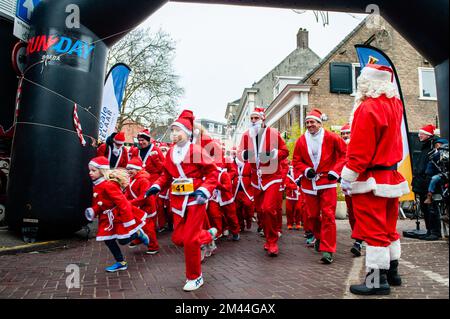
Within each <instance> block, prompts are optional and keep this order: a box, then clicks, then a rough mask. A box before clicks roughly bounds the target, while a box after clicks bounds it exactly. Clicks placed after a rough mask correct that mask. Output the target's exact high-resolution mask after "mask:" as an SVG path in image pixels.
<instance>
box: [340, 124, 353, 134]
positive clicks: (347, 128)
mask: <svg viewBox="0 0 450 319" xmlns="http://www.w3.org/2000/svg"><path fill="white" fill-rule="evenodd" d="M350 132H351V127H350V124H349V123H347V124H345V125H344V126H343V127H341V133H350Z"/></svg>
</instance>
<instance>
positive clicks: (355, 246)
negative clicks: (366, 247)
mask: <svg viewBox="0 0 450 319" xmlns="http://www.w3.org/2000/svg"><path fill="white" fill-rule="evenodd" d="M361 249H362V242H361V241H360V240H357V241H355V243H354V244H353V247H352V249H350V251H351V253H352V254H353V255H354V256H355V257H360V256H361Z"/></svg>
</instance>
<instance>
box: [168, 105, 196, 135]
mask: <svg viewBox="0 0 450 319" xmlns="http://www.w3.org/2000/svg"><path fill="white" fill-rule="evenodd" d="M194 120H195V117H194V113H193V112H192V111H189V110H184V111H183V112H181V114H180V116H179V117H178V119H177V120H176V121H175V122H173V123H172V125H171V126H177V127H179V128H180V129H181V130H183V131H184V132H185V133H186V134H187V135H188V136H192V134H193V131H192V130H193V129H194Z"/></svg>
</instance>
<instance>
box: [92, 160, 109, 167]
mask: <svg viewBox="0 0 450 319" xmlns="http://www.w3.org/2000/svg"><path fill="white" fill-rule="evenodd" d="M89 165H90V166H93V167H96V168H99V169H109V168H110V167H109V165H100V164H97V163H96V162H94V161H90V162H89Z"/></svg>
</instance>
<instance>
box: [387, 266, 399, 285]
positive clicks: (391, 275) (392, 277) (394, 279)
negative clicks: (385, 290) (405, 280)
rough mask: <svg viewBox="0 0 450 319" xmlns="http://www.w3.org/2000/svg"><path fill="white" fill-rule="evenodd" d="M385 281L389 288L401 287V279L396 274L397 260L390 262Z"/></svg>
mask: <svg viewBox="0 0 450 319" xmlns="http://www.w3.org/2000/svg"><path fill="white" fill-rule="evenodd" d="M387 281H388V283H389V285H391V286H401V285H402V278H401V277H400V275H399V273H398V260H391V264H390V267H389V270H388V272H387Z"/></svg>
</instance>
